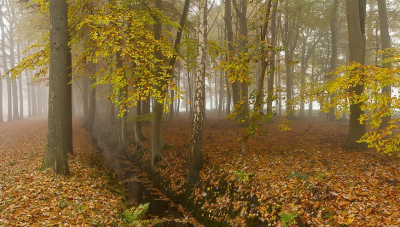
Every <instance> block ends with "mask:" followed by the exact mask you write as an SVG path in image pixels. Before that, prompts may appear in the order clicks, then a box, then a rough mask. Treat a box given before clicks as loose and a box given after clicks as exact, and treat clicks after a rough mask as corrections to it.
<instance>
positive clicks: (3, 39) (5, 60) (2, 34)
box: [0, 10, 12, 121]
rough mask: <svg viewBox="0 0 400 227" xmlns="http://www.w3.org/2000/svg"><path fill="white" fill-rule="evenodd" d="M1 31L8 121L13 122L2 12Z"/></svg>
mask: <svg viewBox="0 0 400 227" xmlns="http://www.w3.org/2000/svg"><path fill="white" fill-rule="evenodd" d="M0 29H1V52H2V55H3V57H2V60H3V68H4V73H6V75H5V77H6V83H7V121H11V120H12V92H11V78H10V74H9V73H7V71H8V64H7V56H8V54H7V51H6V29H5V24H4V13H3V11H2V10H0Z"/></svg>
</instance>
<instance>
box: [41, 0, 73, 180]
mask: <svg viewBox="0 0 400 227" xmlns="http://www.w3.org/2000/svg"><path fill="white" fill-rule="evenodd" d="M49 10H50V70H49V75H50V76H49V112H48V132H47V146H46V153H45V156H44V159H43V163H42V169H45V168H49V167H50V168H51V169H52V170H53V171H54V172H55V173H57V174H62V175H67V174H68V173H69V167H68V152H69V150H68V148H69V147H71V145H70V144H69V143H72V141H71V140H70V139H69V137H68V133H69V132H67V131H68V130H70V128H69V127H68V119H67V118H68V117H69V114H68V113H69V112H70V111H71V109H69V107H70V105H69V104H68V102H71V97H68V95H69V94H70V93H69V92H68V82H69V69H68V66H69V64H68V58H69V47H68V41H69V36H68V3H67V1H65V0H51V1H49Z"/></svg>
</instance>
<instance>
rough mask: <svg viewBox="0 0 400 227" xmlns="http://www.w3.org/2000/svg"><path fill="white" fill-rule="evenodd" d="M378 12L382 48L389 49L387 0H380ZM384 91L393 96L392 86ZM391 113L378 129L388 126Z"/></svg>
mask: <svg viewBox="0 0 400 227" xmlns="http://www.w3.org/2000/svg"><path fill="white" fill-rule="evenodd" d="M378 12H379V29H380V33H381V43H382V49H383V50H385V49H388V48H391V47H392V44H391V42H390V35H389V22H388V15H387V10H386V0H378ZM384 57H385V58H387V57H389V56H388V55H387V54H386V55H385V56H384ZM384 67H387V68H389V67H390V65H388V64H386V65H384ZM382 93H385V94H386V97H387V98H388V99H390V98H391V97H392V86H391V85H387V86H384V87H383V88H382ZM388 103H389V105H388V106H387V108H389V109H390V108H391V102H390V101H389V102H388ZM391 117H392V116H391V115H389V116H385V117H383V118H382V123H381V124H380V125H379V129H378V130H382V129H384V128H386V127H387V125H388V122H389V121H390V119H391Z"/></svg>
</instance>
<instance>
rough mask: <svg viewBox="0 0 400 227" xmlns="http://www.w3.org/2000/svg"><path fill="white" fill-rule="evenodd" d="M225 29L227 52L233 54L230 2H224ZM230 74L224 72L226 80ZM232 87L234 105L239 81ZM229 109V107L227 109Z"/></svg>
mask: <svg viewBox="0 0 400 227" xmlns="http://www.w3.org/2000/svg"><path fill="white" fill-rule="evenodd" d="M225 29H226V33H227V37H226V38H227V42H228V51H229V54H231V55H233V54H234V47H233V23H232V2H231V0H225ZM229 60H230V57H229V56H227V61H229ZM230 74H231V72H229V71H228V72H226V76H227V78H229V77H230ZM231 86H232V99H233V104H234V105H235V104H236V103H238V102H239V101H240V94H239V90H240V89H239V81H235V82H233V83H232V84H231ZM228 109H229V107H228Z"/></svg>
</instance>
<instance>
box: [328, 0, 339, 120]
mask: <svg viewBox="0 0 400 227" xmlns="http://www.w3.org/2000/svg"><path fill="white" fill-rule="evenodd" d="M338 8H339V1H338V0H334V1H333V8H332V20H331V41H332V53H331V62H330V68H329V71H330V72H331V71H333V70H335V68H336V66H337V56H338V34H337V33H338V20H337V14H338V13H337V11H338ZM334 96H335V94H331V95H330V98H331V99H333V97H334ZM335 118H336V116H335V107H331V108H330V109H329V121H335Z"/></svg>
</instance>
